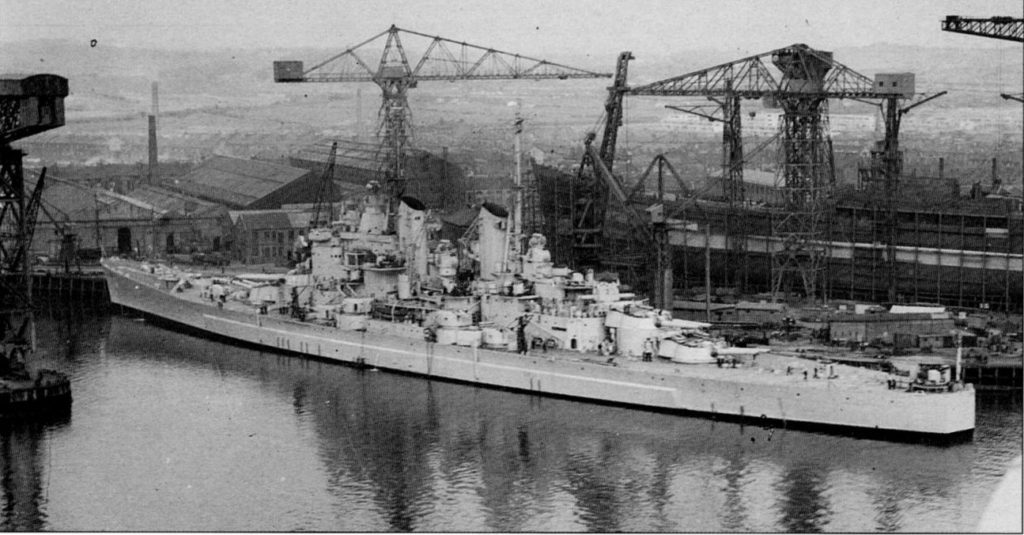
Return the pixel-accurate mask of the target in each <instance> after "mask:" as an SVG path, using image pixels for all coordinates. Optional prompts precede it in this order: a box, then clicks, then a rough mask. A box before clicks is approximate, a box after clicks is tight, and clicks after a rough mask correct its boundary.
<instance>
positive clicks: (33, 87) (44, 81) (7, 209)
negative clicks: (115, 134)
mask: <svg viewBox="0 0 1024 535" xmlns="http://www.w3.org/2000/svg"><path fill="white" fill-rule="evenodd" d="M67 95H68V81H67V79H66V78H64V77H61V76H56V75H52V74H36V75H32V76H27V77H26V76H2V77H0V296H3V298H2V299H0V361H6V360H8V359H10V358H11V356H12V355H14V354H15V352H18V353H19V354H24V353H26V352H29V351H32V350H34V349H35V347H34V345H35V344H34V335H27V336H26V335H25V333H28V332H30V331H31V330H32V312H31V310H32V284H31V281H32V279H31V276H30V269H31V261H30V259H29V255H28V251H29V246H30V244H31V243H30V242H31V239H32V233H33V229H34V227H35V216H36V213H37V210H38V209H39V203H40V199H41V196H42V191H43V190H42V188H43V184H44V180H45V177H44V176H43V175H40V177H39V180H38V181H37V182H36V188H35V190H34V191H33V193H32V194H31V196H29V197H28V198H27V199H26V197H25V173H24V167H23V166H22V158H23V156H24V153H23V152H22V151H21V150H20V149H17V148H14V147H12V146H11V143H12V142H15V141H17V140H19V139H23V138H25V137H28V136H32V135H35V134H38V133H40V132H45V131H47V130H50V129H52V128H58V127H60V126H63V125H64V97H66V96H67Z"/></svg>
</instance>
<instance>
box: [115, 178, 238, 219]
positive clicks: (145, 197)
mask: <svg viewBox="0 0 1024 535" xmlns="http://www.w3.org/2000/svg"><path fill="white" fill-rule="evenodd" d="M125 197H131V198H133V199H138V200H140V201H142V202H144V203H147V204H150V205H152V206H153V207H154V208H156V210H157V211H158V212H174V213H178V214H192V215H203V214H209V213H213V212H216V211H217V210H219V209H220V205H218V204H216V203H213V202H210V201H206V200H203V199H199V198H197V197H192V196H190V195H185V194H183V193H178V192H176V191H171V190H169V189H166V188H161V187H159V186H150V185H144V186H139V187H137V188H135V189H134V190H132V191H131V192H130V193H128V194H126V195H125Z"/></svg>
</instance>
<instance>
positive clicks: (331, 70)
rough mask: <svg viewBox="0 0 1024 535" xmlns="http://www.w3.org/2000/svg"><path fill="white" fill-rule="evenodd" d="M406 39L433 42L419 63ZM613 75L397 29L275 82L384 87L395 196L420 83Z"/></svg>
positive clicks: (287, 70)
mask: <svg viewBox="0 0 1024 535" xmlns="http://www.w3.org/2000/svg"><path fill="white" fill-rule="evenodd" d="M385 36H386V37H385ZM403 36H405V37H409V36H415V37H420V38H426V39H429V40H430V44H429V45H427V47H426V51H425V52H424V53H423V55H422V56H420V57H419V59H416V58H410V57H409V55H408V54H407V53H406V49H405V47H403V45H402V37H403ZM382 38H384V39H386V40H385V42H384V46H383V52H382V53H381V54H380V56H379V59H373V60H369V61H364V60H363V58H362V57H361V55H365V54H366V53H373V52H372V51H371V48H372V47H373V46H376V45H374V43H379V42H380V41H379V40H380V39H382ZM453 49H454V50H453ZM610 76H611V75H610V74H601V73H596V72H591V71H587V70H584V69H578V68H575V67H569V66H566V65H561V64H558V63H552V62H550V61H546V60H542V59H535V58H530V57H526V56H520V55H518V54H512V53H508V52H502V51H499V50H495V49H493V48H486V47H481V46H477V45H471V44H467V43H465V42H458V41H453V40H451V39H445V38H442V37H437V36H431V35H426V34H423V33H419V32H414V31H411V30H404V29H400V28H398V27H396V26H394V25H392V26H391V27H390V28H388V29H387V30H385V31H383V32H381V33H379V34H377V35H375V36H373V37H371V38H369V39H367V40H366V41H363V42H361V43H359V44H357V45H355V46H353V47H351V48H349V49H347V50H345V51H344V52H341V53H339V54H336V55H334V56H332V57H330V58H328V59H326V60H324V61H321V62H320V63H317V64H315V65H313V66H312V67H310V68H308V69H307V68H304V67H303V63H302V62H301V61H275V62H274V81H275V82H282V83H291V82H373V83H375V84H377V85H378V86H379V87H380V88H381V92H382V96H383V101H382V103H381V108H380V113H379V117H380V125H379V128H378V136H379V138H380V148H381V152H383V158H381V159H380V168H379V173H380V175H381V176H382V178H383V179H384V180H383V181H382V182H383V183H384V184H385V187H386V188H387V191H388V193H390V194H391V195H393V196H397V195H401V193H402V191H403V190H404V188H405V173H404V164H405V151H406V148H407V146H408V144H409V142H410V137H411V135H410V131H411V128H410V127H411V124H410V122H411V121H410V113H409V102H408V91H409V89H412V88H414V87H416V86H417V85H418V84H419V83H420V82H425V81H449V82H452V81H456V80H520V79H522V80H551V79H558V80H565V79H569V78H608V77H610Z"/></svg>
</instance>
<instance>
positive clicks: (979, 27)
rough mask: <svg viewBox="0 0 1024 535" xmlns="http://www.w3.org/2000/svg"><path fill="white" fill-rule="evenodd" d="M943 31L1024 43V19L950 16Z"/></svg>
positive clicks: (943, 25)
mask: <svg viewBox="0 0 1024 535" xmlns="http://www.w3.org/2000/svg"><path fill="white" fill-rule="evenodd" d="M942 30H943V31H946V32H953V33H962V34H967V35H978V36H981V37H991V38H992V39H1003V40H1005V41H1016V42H1018V43H1024V19H1015V18H1013V17H989V18H987V19H983V18H974V17H961V16H959V15H948V16H946V20H943V21H942Z"/></svg>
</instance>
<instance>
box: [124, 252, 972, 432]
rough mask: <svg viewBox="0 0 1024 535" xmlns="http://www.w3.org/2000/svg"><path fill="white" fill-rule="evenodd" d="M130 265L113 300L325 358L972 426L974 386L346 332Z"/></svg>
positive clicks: (811, 413) (800, 421) (839, 419)
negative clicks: (911, 386)
mask: <svg viewBox="0 0 1024 535" xmlns="http://www.w3.org/2000/svg"><path fill="white" fill-rule="evenodd" d="M131 266H132V264H130V263H128V262H120V261H116V260H114V261H110V260H108V261H104V267H105V269H106V272H107V280H108V288H109V290H110V298H111V301H112V302H113V303H115V304H118V305H122V306H124V307H128V308H131V309H135V310H138V311H141V312H144V313H146V314H150V315H153V316H156V317H159V318H163V319H166V320H169V321H172V322H175V323H179V324H181V325H185V326H188V327H192V328H194V329H198V330H200V331H203V332H205V333H210V334H214V335H219V336H223V337H226V338H229V339H232V340H237V341H241V342H246V343H250V344H257V345H260V346H264V347H269V348H274V349H279V350H284V351H290V352H296V353H301V354H305V355H310V356H314V357H318V358H322V359H328V360H336V361H340V362H346V363H353V364H365V365H368V366H373V367H377V368H381V369H387V370H394V371H399V372H405V373H411V374H417V375H423V376H427V377H433V378H441V379H447V380H454V381H461V382H466V383H472V384H479V385H486V386H493V387H501V388H507V389H513V390H519V391H525V392H532V393H539V394H547V395H557V396H567V397H572V398H579V399H587V400H593V401H599V402H606V403H616V404H625V405H634V406H640V407H645V408H650V409H658V410H670V411H685V412H692V413H701V414H706V415H713V416H716V417H723V418H729V419H733V418H738V419H750V420H755V421H758V422H764V423H765V424H772V425H785V426H787V427H815V428H821V429H825V430H828V429H833V430H837V431H844V432H863V433H870V434H872V435H877V436H879V437H881V438H894V439H895V438H904V437H909V436H920V435H933V436H938V437H952V436H964V435H965V434H967V435H969V434H970V432H971V431H972V430H973V429H974V391H973V389H967V390H964V391H961V392H953V393H943V394H911V393H907V392H905V391H902V390H888V389H887V388H886V387H885V384H884V381H883V382H881V383H880V384H879V385H877V387H875V386H874V385H852V386H851V387H849V388H844V387H842V385H841V384H840V383H838V382H837V383H835V385H834V387H833V384H832V383H830V382H825V381H823V380H822V381H817V382H814V381H812V382H807V381H802V380H801V379H800V378H798V377H797V376H796V375H793V376H787V375H785V374H780V373H779V371H776V372H775V374H773V373H771V372H770V371H765V372H764V373H760V372H758V373H755V371H756V370H742V371H741V370H730V369H723V368H718V367H716V366H713V365H712V366H698V365H676V364H671V363H665V362H654V363H649V364H648V363H630V365H629V366H609V365H605V364H601V363H599V362H595V361H591V360H586V359H581V358H579V354H578V353H570V352H552V353H548V354H545V353H537V352H536V351H535V352H534V353H532V354H530V355H518V354H516V353H512V352H507V351H500V350H490V349H483V348H472V347H461V346H453V345H442V344H438V343H431V342H427V341H426V340H425V339H424V337H423V332H422V329H421V328H420V327H419V326H417V325H415V324H405V323H391V322H386V321H380V320H373V319H370V320H368V321H367V323H366V330H365V331H346V330H342V329H338V328H333V327H327V326H320V325H315V324H310V323H300V322H297V321H294V320H291V319H289V318H287V317H285V316H279V315H259V314H257V313H255V312H242V311H238V310H229V309H228V308H224V309H220V308H217V307H216V306H214V305H213V304H212V303H205V302H198V301H195V300H190V299H185V298H181V297H178V296H176V295H172V294H170V293H168V292H167V291H165V290H163V289H162V287H161V282H160V281H158V280H157V279H155V278H154V277H153V276H151V275H148V274H146V273H144V272H142V271H139V270H136V269H132V268H131ZM574 355H575V357H574ZM655 360H656V361H657V360H658V359H655Z"/></svg>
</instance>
